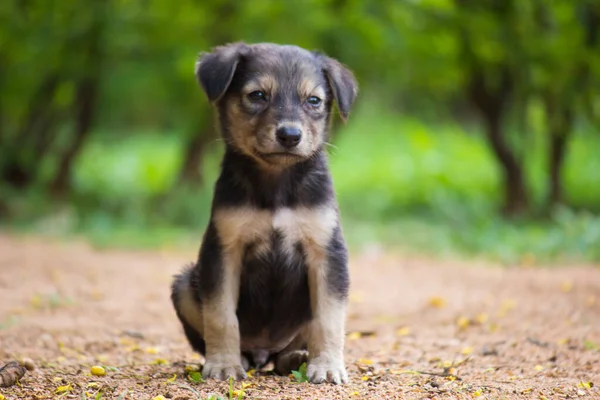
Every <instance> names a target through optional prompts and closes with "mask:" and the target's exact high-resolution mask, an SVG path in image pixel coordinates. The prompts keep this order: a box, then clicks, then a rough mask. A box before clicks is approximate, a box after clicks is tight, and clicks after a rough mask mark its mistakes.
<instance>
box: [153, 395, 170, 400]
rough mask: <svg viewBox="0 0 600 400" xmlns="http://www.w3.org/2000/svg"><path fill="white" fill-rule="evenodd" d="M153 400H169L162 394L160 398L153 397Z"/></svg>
mask: <svg viewBox="0 0 600 400" xmlns="http://www.w3.org/2000/svg"><path fill="white" fill-rule="evenodd" d="M152 400H167V398H166V397H165V396H163V395H162V394H159V395H158V396H156V397H153V398H152Z"/></svg>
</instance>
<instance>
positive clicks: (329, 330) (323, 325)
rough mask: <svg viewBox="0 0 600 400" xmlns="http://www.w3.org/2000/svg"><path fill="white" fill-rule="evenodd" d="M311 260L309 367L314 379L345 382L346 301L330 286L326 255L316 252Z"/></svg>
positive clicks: (346, 379) (308, 372) (346, 378)
mask: <svg viewBox="0 0 600 400" xmlns="http://www.w3.org/2000/svg"><path fill="white" fill-rule="evenodd" d="M310 258H312V260H310V261H309V287H310V297H311V307H312V310H313V321H311V323H310V325H309V340H308V353H309V361H308V369H307V375H308V377H309V379H310V381H311V382H313V383H321V382H326V381H327V382H332V383H335V384H341V383H346V382H347V381H348V374H347V372H346V367H345V365H344V338H345V335H344V330H345V320H346V302H345V300H344V299H341V298H338V296H335V295H334V294H332V293H331V292H330V290H329V288H328V287H327V280H326V273H327V268H326V267H327V265H326V257H325V256H324V255H315V256H314V257H310Z"/></svg>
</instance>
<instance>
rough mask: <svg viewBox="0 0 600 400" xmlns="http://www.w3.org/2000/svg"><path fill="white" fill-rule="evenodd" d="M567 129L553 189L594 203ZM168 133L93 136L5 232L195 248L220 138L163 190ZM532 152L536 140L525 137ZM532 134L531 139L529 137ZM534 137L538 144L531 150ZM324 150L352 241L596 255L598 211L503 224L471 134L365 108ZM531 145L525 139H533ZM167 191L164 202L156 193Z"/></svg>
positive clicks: (503, 257)
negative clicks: (56, 192) (199, 173)
mask: <svg viewBox="0 0 600 400" xmlns="http://www.w3.org/2000/svg"><path fill="white" fill-rule="evenodd" d="M584 133H585V132H583V133H582V132H578V134H577V136H576V137H575V139H574V140H573V141H572V143H571V146H570V148H569V154H568V157H567V161H566V166H565V174H564V177H565V185H566V190H567V193H568V196H569V197H568V199H569V201H570V202H571V203H573V204H576V205H582V206H587V207H589V206H596V207H597V206H598V205H599V203H600V201H599V199H600V174H598V172H597V171H600V157H598V156H597V155H596V153H597V151H596V150H595V149H598V148H600V138H599V137H598V135H596V136H593V135H586V134H584ZM178 138H179V135H177V134H176V132H164V133H156V132H144V133H138V134H135V135H131V134H130V135H128V136H124V137H123V138H121V139H119V136H118V135H116V134H114V132H110V134H103V133H102V132H97V133H96V135H95V139H94V140H92V141H91V142H90V143H89V144H88V145H87V147H86V148H85V149H84V151H83V153H82V154H81V156H80V157H79V159H78V161H77V165H76V168H75V176H74V182H73V183H74V188H75V193H74V195H73V197H72V198H71V199H70V201H69V202H68V203H66V204H64V203H63V204H52V203H49V202H48V201H47V199H46V198H45V196H44V194H43V193H41V192H36V191H35V190H32V191H30V192H29V193H27V194H26V195H25V196H23V195H22V194H21V195H19V196H16V197H15V198H14V201H13V202H12V203H11V204H12V208H13V211H14V210H16V212H14V214H15V215H16V216H17V217H16V218H14V219H13V220H12V225H11V228H12V229H17V230H26V231H32V230H34V231H36V232H42V233H46V234H55V235H56V234H59V235H64V234H83V235H84V236H86V237H88V238H90V239H91V240H92V241H93V242H94V243H96V244H98V245H103V246H113V245H121V246H136V247H138V246H141V247H162V246H171V245H183V246H188V245H189V246H197V245H198V243H199V241H200V238H201V235H202V231H203V229H204V227H205V225H206V222H207V220H208V212H209V208H210V200H211V192H212V185H213V181H214V179H215V178H216V174H217V171H218V164H219V156H220V154H221V143H220V142H218V141H216V142H214V143H213V144H212V147H211V149H212V151H211V152H210V153H209V155H208V156H207V157H206V160H205V166H204V173H205V177H206V183H205V184H204V186H203V187H197V188H184V187H178V188H176V189H172V187H173V184H174V182H175V178H176V174H177V171H178V169H179V167H180V163H181V154H182V144H181V142H180V141H179V139H178ZM530 140H531V141H532V145H531V148H532V149H540V148H542V146H543V143H542V142H543V140H544V137H543V135H541V134H539V133H536V132H534V133H533V134H532V135H531V139H530ZM540 141H541V142H540ZM540 143H541V145H540ZM334 144H335V146H333V147H331V148H330V160H331V168H332V173H333V175H334V180H335V187H336V191H337V194H338V199H339V202H340V207H341V211H342V218H343V223H344V231H345V234H346V236H347V237H348V240H349V242H350V244H351V246H352V247H353V248H355V249H356V248H359V247H362V246H366V245H369V244H371V243H380V244H383V245H385V246H390V247H397V248H401V249H403V250H408V251H416V252H426V253H429V254H434V255H439V256H460V257H466V256H484V257H487V258H492V259H494V260H498V261H502V262H515V261H518V260H519V259H521V258H522V257H525V256H526V257H529V258H531V256H533V257H535V258H536V259H539V260H543V261H545V262H551V261H557V260H558V261H560V260H571V261H572V260H594V261H598V260H600V217H598V216H597V215H594V214H590V213H586V212H575V211H573V210H570V209H559V210H555V212H554V213H553V214H552V215H551V217H550V218H549V219H547V220H526V219H524V220H518V221H507V220H505V219H502V218H501V217H500V216H499V215H498V214H497V209H498V207H499V204H500V199H501V182H500V173H499V170H498V167H497V165H496V163H495V161H494V158H493V156H492V154H491V153H490V150H489V149H488V146H487V145H486V143H485V141H484V140H483V138H482V137H481V135H479V134H477V133H476V132H466V131H465V130H464V129H463V128H461V127H459V126H457V125H454V124H438V125H434V124H425V123H423V122H421V121H417V120H415V119H411V118H408V117H404V116H399V115H397V114H396V115H394V114H391V113H386V112H385V111H382V109H380V108H377V107H376V105H373V104H370V103H368V102H367V103H365V106H363V107H361V108H360V109H358V110H357V112H356V113H355V115H353V116H352V117H351V120H350V122H349V123H348V124H347V125H346V126H344V127H343V128H342V130H341V131H340V132H339V134H338V135H337V136H336V138H335V141H334ZM533 144H535V146H534V145H533ZM526 156H527V159H528V160H529V163H528V179H529V180H530V182H532V183H533V185H532V186H533V187H534V189H535V192H534V193H533V198H534V201H535V202H537V203H540V202H541V201H543V195H544V191H545V185H544V175H543V171H544V163H545V160H544V157H543V152H542V151H539V150H538V151H535V150H533V151H528V152H527V153H526ZM164 193H169V194H170V196H169V197H164V196H162V195H163V194H164Z"/></svg>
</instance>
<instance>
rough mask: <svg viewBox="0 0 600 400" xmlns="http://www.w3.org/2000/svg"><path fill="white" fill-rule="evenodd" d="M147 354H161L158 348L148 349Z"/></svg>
mask: <svg viewBox="0 0 600 400" xmlns="http://www.w3.org/2000/svg"><path fill="white" fill-rule="evenodd" d="M146 353H148V354H158V353H159V349H157V348H156V347H147V348H146Z"/></svg>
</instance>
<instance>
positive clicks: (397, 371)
mask: <svg viewBox="0 0 600 400" xmlns="http://www.w3.org/2000/svg"><path fill="white" fill-rule="evenodd" d="M390 374H392V375H401V374H407V375H419V374H420V372H419V371H413V370H411V369H393V370H391V371H390Z"/></svg>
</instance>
